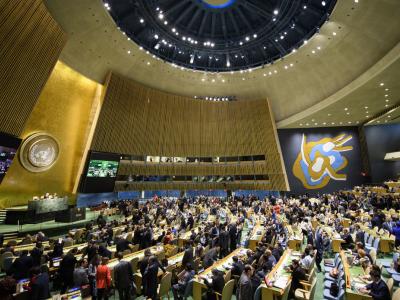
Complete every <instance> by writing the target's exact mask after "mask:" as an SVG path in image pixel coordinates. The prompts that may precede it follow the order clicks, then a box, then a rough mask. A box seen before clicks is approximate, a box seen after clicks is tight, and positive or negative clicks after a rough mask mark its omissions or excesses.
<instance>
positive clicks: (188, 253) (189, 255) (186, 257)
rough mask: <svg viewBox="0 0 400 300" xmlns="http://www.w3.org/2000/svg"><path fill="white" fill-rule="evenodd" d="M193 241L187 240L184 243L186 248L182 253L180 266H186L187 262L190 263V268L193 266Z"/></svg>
mask: <svg viewBox="0 0 400 300" xmlns="http://www.w3.org/2000/svg"><path fill="white" fill-rule="evenodd" d="M192 245H193V242H192V241H189V242H188V243H187V244H186V250H185V253H184V254H183V258H182V266H186V265H187V264H190V265H191V266H192V268H193V267H194V260H193V246H192Z"/></svg>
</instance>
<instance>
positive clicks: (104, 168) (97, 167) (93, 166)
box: [87, 159, 119, 177]
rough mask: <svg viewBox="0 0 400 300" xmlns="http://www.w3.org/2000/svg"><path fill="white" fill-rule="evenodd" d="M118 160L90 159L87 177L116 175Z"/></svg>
mask: <svg viewBox="0 0 400 300" xmlns="http://www.w3.org/2000/svg"><path fill="white" fill-rule="evenodd" d="M118 165H119V162H118V161H110V160H98V159H94V160H90V161H89V166H88V172H87V177H117V172H118Z"/></svg>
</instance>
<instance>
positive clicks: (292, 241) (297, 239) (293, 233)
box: [286, 225, 303, 250]
mask: <svg viewBox="0 0 400 300" xmlns="http://www.w3.org/2000/svg"><path fill="white" fill-rule="evenodd" d="M286 229H287V232H288V236H289V237H288V243H287V244H288V248H289V249H292V250H299V249H300V246H301V243H302V242H303V233H302V232H301V230H300V229H298V228H297V229H296V230H293V228H292V226H291V225H287V226H286Z"/></svg>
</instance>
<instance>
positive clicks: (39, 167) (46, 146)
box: [20, 133, 59, 172]
mask: <svg viewBox="0 0 400 300" xmlns="http://www.w3.org/2000/svg"><path fill="white" fill-rule="evenodd" d="M58 153H59V146H58V142H57V141H56V139H55V138H54V137H52V136H51V135H49V134H46V133H35V134H32V135H31V136H29V137H28V138H26V139H25V141H24V142H23V144H22V147H21V151H20V160H21V164H22V165H23V166H24V168H25V169H27V170H28V171H31V172H43V171H46V170H48V169H50V168H51V167H52V166H53V164H54V163H55V162H56V160H57V158H58Z"/></svg>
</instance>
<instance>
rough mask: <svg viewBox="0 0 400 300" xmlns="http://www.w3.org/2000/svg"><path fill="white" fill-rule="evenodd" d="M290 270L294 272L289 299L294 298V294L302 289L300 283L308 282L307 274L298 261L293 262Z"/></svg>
mask: <svg viewBox="0 0 400 300" xmlns="http://www.w3.org/2000/svg"><path fill="white" fill-rule="evenodd" d="M290 269H291V271H292V285H291V287H290V291H289V298H294V292H295V291H296V289H298V288H301V287H302V285H301V283H300V281H302V280H306V279H307V276H306V272H305V271H304V269H303V268H302V267H301V266H300V262H299V261H298V260H297V259H293V260H292V265H291V266H290Z"/></svg>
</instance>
